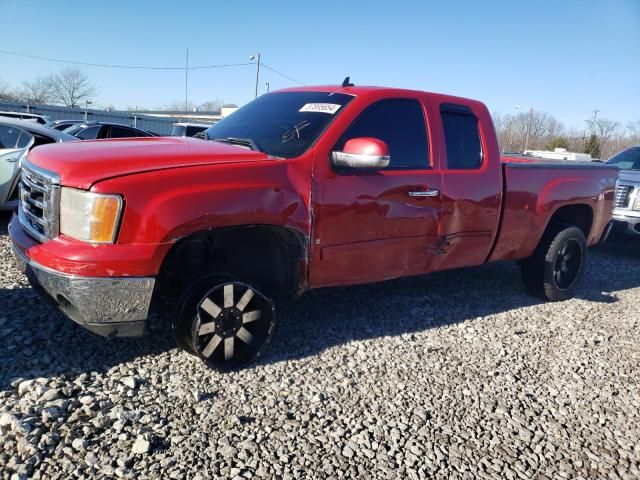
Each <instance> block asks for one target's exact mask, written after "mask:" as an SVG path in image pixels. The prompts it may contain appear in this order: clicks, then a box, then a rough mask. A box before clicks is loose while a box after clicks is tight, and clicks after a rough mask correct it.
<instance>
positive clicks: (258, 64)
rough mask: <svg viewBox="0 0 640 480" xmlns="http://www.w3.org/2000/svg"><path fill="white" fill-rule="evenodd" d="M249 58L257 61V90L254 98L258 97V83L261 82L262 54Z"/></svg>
mask: <svg viewBox="0 0 640 480" xmlns="http://www.w3.org/2000/svg"><path fill="white" fill-rule="evenodd" d="M249 60H255V61H256V92H255V97H254V98H258V83H259V82H260V54H258V56H255V55H251V56H250V57H249Z"/></svg>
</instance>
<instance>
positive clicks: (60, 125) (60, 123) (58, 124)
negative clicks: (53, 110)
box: [47, 120, 84, 131]
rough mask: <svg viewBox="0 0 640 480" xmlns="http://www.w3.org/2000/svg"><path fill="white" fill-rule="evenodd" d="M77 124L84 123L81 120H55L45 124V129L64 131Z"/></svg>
mask: <svg viewBox="0 0 640 480" xmlns="http://www.w3.org/2000/svg"><path fill="white" fill-rule="evenodd" d="M79 123H84V122H83V120H55V121H53V122H49V123H47V127H49V128H55V129H56V130H60V131H63V130H66V129H67V128H69V127H71V126H73V125H78V124H79Z"/></svg>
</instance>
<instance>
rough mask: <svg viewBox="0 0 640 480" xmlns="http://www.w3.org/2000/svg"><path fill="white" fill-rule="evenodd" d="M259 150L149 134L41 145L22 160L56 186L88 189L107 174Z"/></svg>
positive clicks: (237, 158) (229, 159)
mask: <svg viewBox="0 0 640 480" xmlns="http://www.w3.org/2000/svg"><path fill="white" fill-rule="evenodd" d="M268 159H269V157H268V156H267V155H266V154H264V153H261V152H256V151H252V150H248V149H245V148H242V147H237V146H234V145H227V144H224V143H219V142H213V141H206V140H199V139H197V138H178V137H150V138H128V139H112V140H85V141H81V142H68V143H61V144H50V145H43V146H41V147H37V148H34V149H33V150H32V151H31V152H29V157H28V161H29V163H32V164H34V165H36V166H38V167H41V168H44V169H46V170H49V171H51V172H55V173H57V174H58V175H59V176H60V183H61V184H62V185H66V186H70V187H76V188H84V189H88V188H90V187H91V185H93V184H94V183H96V182H98V181H100V180H105V179H107V178H113V177H119V176H123V175H130V174H133V173H141V172H149V171H153V170H162V169H167V168H179V167H192V166H197V165H212V164H223V163H238V162H255V161H264V160H268Z"/></svg>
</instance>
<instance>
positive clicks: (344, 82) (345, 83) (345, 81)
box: [342, 77, 353, 87]
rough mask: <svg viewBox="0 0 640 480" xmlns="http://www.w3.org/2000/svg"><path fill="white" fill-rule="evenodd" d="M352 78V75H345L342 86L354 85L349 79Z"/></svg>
mask: <svg viewBox="0 0 640 480" xmlns="http://www.w3.org/2000/svg"><path fill="white" fill-rule="evenodd" d="M350 79H351V77H344V80H343V81H342V86H343V87H353V83H351V82H350V81H349V80H350Z"/></svg>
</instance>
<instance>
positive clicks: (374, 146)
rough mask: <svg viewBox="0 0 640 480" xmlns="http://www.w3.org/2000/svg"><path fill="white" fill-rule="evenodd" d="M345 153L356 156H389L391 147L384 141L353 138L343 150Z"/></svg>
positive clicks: (369, 138)
mask: <svg viewBox="0 0 640 480" xmlns="http://www.w3.org/2000/svg"><path fill="white" fill-rule="evenodd" d="M342 151H343V152H344V153H353V154H356V155H378V156H386V155H389V147H388V146H387V144H386V143H384V142H383V141H382V140H378V139H377V138H371V137H361V138H352V139H351V140H347V141H346V142H345V144H344V148H343V149H342Z"/></svg>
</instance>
